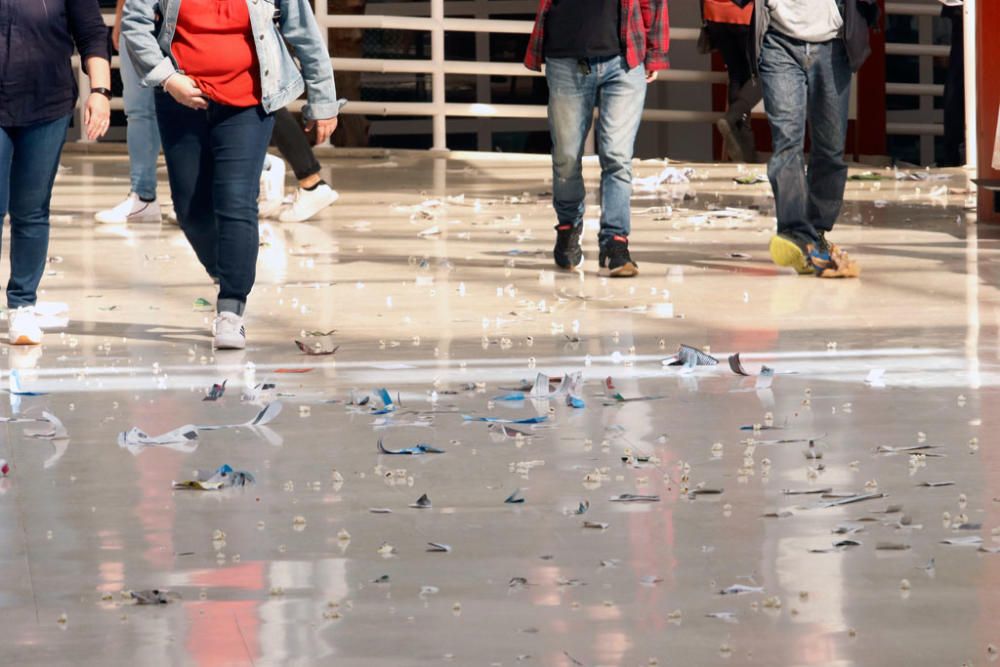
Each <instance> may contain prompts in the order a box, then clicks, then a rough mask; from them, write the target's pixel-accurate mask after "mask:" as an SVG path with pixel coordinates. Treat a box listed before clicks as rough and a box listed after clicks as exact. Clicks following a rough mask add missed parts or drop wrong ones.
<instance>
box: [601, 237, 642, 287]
mask: <svg viewBox="0 0 1000 667" xmlns="http://www.w3.org/2000/svg"><path fill="white" fill-rule="evenodd" d="M600 273H601V275H602V276H611V277H612V278H631V277H632V276H634V275H637V274H638V273H639V265H638V264H636V263H635V262H633V261H632V257H631V256H630V255H629V254H628V238H626V237H624V236H613V237H612V238H611V240H610V241H608V243H607V244H606V245H605V246H604V247H603V248H601V271H600Z"/></svg>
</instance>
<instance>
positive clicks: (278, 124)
mask: <svg viewBox="0 0 1000 667" xmlns="http://www.w3.org/2000/svg"><path fill="white" fill-rule="evenodd" d="M271 141H272V142H274V145H275V146H276V147H277V149H278V151H279V152H280V153H281V156H282V157H283V158H285V160H287V161H288V163H289V164H290V165H292V171H294V172H295V178H297V179H299V180H300V181H301V180H303V179H306V178H309V177H310V176H312V175H314V174H318V173H319V171H320V166H319V162H318V161H317V160H316V156H315V155H314V154H313V150H312V145H311V144H310V143H309V137H307V136H306V133H305V131H304V130H303V129H302V126H301V125H299V121H298V120H296V119H295V116H293V115H292V112H291V111H289V110H288V109H279V110H278V111H276V112H275V114H274V133H273V134H272V135H271Z"/></svg>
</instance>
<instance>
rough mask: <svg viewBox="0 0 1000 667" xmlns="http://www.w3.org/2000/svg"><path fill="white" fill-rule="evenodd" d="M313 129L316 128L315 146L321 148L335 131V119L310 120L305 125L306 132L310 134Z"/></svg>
mask: <svg viewBox="0 0 1000 667" xmlns="http://www.w3.org/2000/svg"><path fill="white" fill-rule="evenodd" d="M313 128H316V145H317V146H321V145H323V144H325V143H326V142H328V141H329V140H330V136H331V135H333V131H334V130H336V129H337V117H336V116H334V117H333V118H324V119H321V120H311V121H309V122H308V123H306V132H312V131H313Z"/></svg>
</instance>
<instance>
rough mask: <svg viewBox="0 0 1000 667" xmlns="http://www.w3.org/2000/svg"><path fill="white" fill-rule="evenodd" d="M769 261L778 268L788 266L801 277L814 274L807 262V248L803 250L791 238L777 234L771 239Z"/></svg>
mask: <svg viewBox="0 0 1000 667" xmlns="http://www.w3.org/2000/svg"><path fill="white" fill-rule="evenodd" d="M770 251H771V261H772V262H774V263H775V264H777V265H778V266H790V267H791V268H793V269H795V271H796V272H797V273H799V274H802V275H807V274H808V275H812V274H813V273H814V271H813V267H812V264H810V262H809V255H808V248H803V247H802V246H801V245H799V243H797V242H796V241H795V240H794V239H792V238H791V237H788V236H785V235H783V234H777V235H775V236H773V237H771V246H770Z"/></svg>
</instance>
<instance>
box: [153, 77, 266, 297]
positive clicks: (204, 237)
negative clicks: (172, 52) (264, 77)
mask: <svg viewBox="0 0 1000 667" xmlns="http://www.w3.org/2000/svg"><path fill="white" fill-rule="evenodd" d="M156 118H157V121H158V123H159V126H160V138H161V140H162V141H163V155H164V157H165V158H166V160H167V175H168V177H169V180H170V194H171V196H172V197H173V200H174V210H175V211H176V212H177V221H178V222H179V223H180V226H181V229H182V230H184V234H185V236H187V239H188V241H189V242H190V243H191V247H192V248H194V252H195V254H196V255H197V256H198V259H199V260H200V261H201V263H202V265H203V266H204V267H205V270H206V271H208V274H209V275H210V276H213V277H215V278H218V279H219V301H218V306H217V309H218V311H219V312H223V311H230V312H234V313H236V314H238V315H242V314H243V309H244V306H245V304H246V300H247V296H248V295H249V294H250V290H251V289H252V288H253V283H254V279H255V277H256V274H257V247H258V244H259V235H258V231H257V224H258V223H257V194H258V191H259V189H260V172H261V169H263V167H264V155H265V154H266V152H267V144H268V143H269V142H270V140H271V130H272V128H273V127H274V117H273V116H272V115H270V114H268V113H265V112H264V109H263V108H262V107H260V106H256V107H248V108H237V107H230V106H226V105H223V104H217V103H215V102H209V107H208V109H207V110H204V111H198V110H195V109H190V108H188V107H185V106H183V105H181V104H180V103H178V102H177V101H175V100H174V99H173V98H172V97H170V95H169V94H168V93H166V92H164V91H162V90H159V89H158V90H157V91H156Z"/></svg>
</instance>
